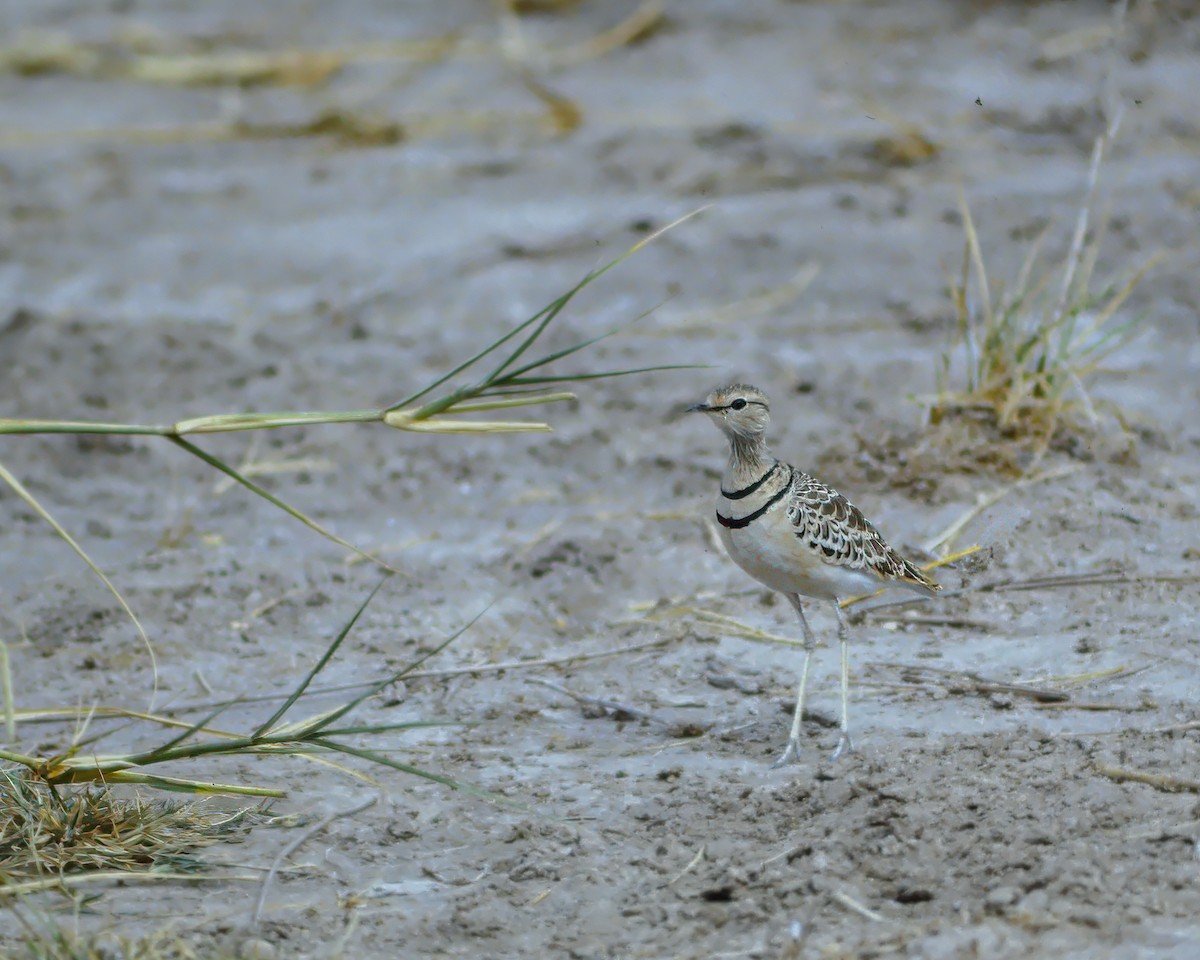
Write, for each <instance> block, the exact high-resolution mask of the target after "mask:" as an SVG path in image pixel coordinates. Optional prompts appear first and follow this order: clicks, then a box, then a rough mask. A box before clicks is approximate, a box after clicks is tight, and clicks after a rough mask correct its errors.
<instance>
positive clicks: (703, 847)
mask: <svg viewBox="0 0 1200 960" xmlns="http://www.w3.org/2000/svg"><path fill="white" fill-rule="evenodd" d="M707 852H708V844H705V843H702V844H700V849H699V850H697V851H696V855H695V856H694V857H692V859H691V860H690V861H689V862H688V865H687V866H686V867H684V868H683V869H682V870H680V871H679V872H678V873H677V874H675V876H673V877H672V878H671V879H670V880H668V881H667V882H666V883H665V884H664V886H667V887H673V886H675V884H677V883H678V882H679V881H680V880H682V879H683V878H684V877H685V876H687V875H688V874H689V873H691V872H692V871H693V870H694V869H696V865H697V864H699V863H700V861H701V860H703V859H704V855H705V854H706V853H707Z"/></svg>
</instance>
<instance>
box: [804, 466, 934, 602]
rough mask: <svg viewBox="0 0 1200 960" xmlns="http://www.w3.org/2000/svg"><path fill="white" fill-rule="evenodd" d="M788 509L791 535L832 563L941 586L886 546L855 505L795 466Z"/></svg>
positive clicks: (918, 585)
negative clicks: (792, 527) (792, 528)
mask: <svg viewBox="0 0 1200 960" xmlns="http://www.w3.org/2000/svg"><path fill="white" fill-rule="evenodd" d="M787 513H788V519H789V520H790V521H791V522H792V525H793V526H794V527H796V536H797V537H799V538H800V539H801V540H802V541H803V542H804V543H805V544H806V545H807V546H808V547H809V548H810V549H812V550H813V552H814V553H818V554H819V555H820V556H821V558H822V559H823V560H824V561H825V562H826V563H828V564H830V565H832V566H838V567H849V568H851V569H854V570H863V571H866V572H869V573H872V574H874V575H875V576H876V577H878V578H879V579H880V580H883V581H892V582H894V583H896V584H897V585H898V586H907V587H911V588H913V589H916V590H919V591H921V592H925V593H933V592H935V591H938V590H941V589H942V586H941V584H939V583H937V582H936V581H934V580H931V579H930V578H929V577H927V576H926V575H925V574H924V573H922V572H921V570H920V569H918V568H917V567H916V566H915V565H914V564H913V563H912V562H911V561H909V560H906V559H905V558H904V557H902V556H900V554H899V553H897V552H896V551H895V550H893V549H892V548H891V547H890V546H888V543H887V541H886V540H884V539H883V537H882V536H881V535H880V533H879V531H878V530H876V529H875V526H874V524H872V523H871V521H870V520H868V519H867V518H866V517H865V516H863V513H862V511H861V510H859V509H858V507H856V506H855V505H854V504H852V503H851V502H850V501H849V500H847V499H846V498H845V497H843V496H842V495H841V494H840V493H838V492H837V491H836V490H834V489H833V488H832V487H827V486H826V485H825V484H823V483H821V481H820V480H817V479H816V478H815V477H810V476H809V475H808V474H807V473H804V472H802V471H800V470H796V471H795V474H794V479H793V481H792V495H791V497H790V498H789V502H788V510H787Z"/></svg>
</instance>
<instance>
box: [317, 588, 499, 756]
mask: <svg viewBox="0 0 1200 960" xmlns="http://www.w3.org/2000/svg"><path fill="white" fill-rule="evenodd" d="M376 589H378V587H377V588H376ZM491 608H492V605H491V604H490V603H489V604H488V605H487V606H486V607H484V608H483V609H482V610H480V611H479V613H477V614H475V616H473V617H472V618H471V619H470V620H468V621H467V622H466V623H465V624H463V625H462V626H461V627H459V628H458V629H457V630H455V631H454V632H453V633H452V634H450V636H448V637H446V639H445V640H443V641H442V642H441V643H439V644H438V645H437V646H436V647H433V648H431V649H430V650H427V651H426V652H425V653H423V654H421V655H420V656H419V657H417V658H416V659H415V660H412V661H410V662H409V663H408V664H406V665H405V666H403V667H401V668H400V669H399V670H397V671H396V672H395V673H393V674H392V675H391V676H389V677H385V678H384V679H382V680H380V681H379V682H378V683H373V684H371V686H369V687H367V688H366V689H365V690H363V691H362V693H360V694H359V695H358V696H356V697H354V698H352V699H351V700H349V701H347V702H346V703H344V704H342V705H341V706H340V707H337V708H336V709H334V710H330V711H329V712H328V713H324V714H321V715H320V716H319V717H318V718H316V720H315V721H314V722H313V723H312V724H308V725H306V726H305V727H304V728H303V733H304V736H305V737H311V736H312V735H313V734H315V733H320V732H322V731H324V730H326V729H328V728H329V727H330V726H332V724H333V723H334V721H335V720H340V719H341V718H342V717H344V716H345V715H346V714H348V713H349V712H350V711H351V710H353V709H354V708H355V707H357V706H358V705H359V704H360V703H362V702H363V701H365V700H369V699H370V698H371V697H373V696H375V694H377V693H379V692H380V691H381V690H384V689H386V688H387V687H390V686H391V685H392V684H393V683H396V682H397V681H398V680H403V679H404V678H405V677H406V676H407V675H408V674H410V673H412V672H413V671H414V670H416V669H417V667H419V666H420V665H421V664H423V663H424V662H425V661H426V660H428V659H430V658H431V657H436V656H437V655H438V654H439V653H441V652H442V651H443V650H445V649H446V648H447V647H448V646H450V644H452V643H453V642H454V641H455V640H457V639H458V638H459V637H461V636H462V635H463V634H464V633H466V632H467V631H468V630H470V629H471V628H472V627H473V626H475V624H476V623H478V622H479V618H480V617H482V616H483V615H484V614H485V613H487V612H488V610H490V609H491Z"/></svg>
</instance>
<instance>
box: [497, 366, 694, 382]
mask: <svg viewBox="0 0 1200 960" xmlns="http://www.w3.org/2000/svg"><path fill="white" fill-rule="evenodd" d="M707 368H708V364H704V363H669V364H663V365H662V366H657V367H639V368H638V369H636V370H604V371H602V372H600V373H574V374H565V375H563V376H561V377H518V378H517V379H515V380H510V381H508V382H509V383H511V384H512V385H514V386H526V387H528V386H537V385H539V384H545V383H566V382H569V381H574V380H605V379H611V378H613V377H628V376H632V375H633V374H635V373H657V372H658V371H660V370H704V369H707Z"/></svg>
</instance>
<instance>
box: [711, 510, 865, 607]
mask: <svg viewBox="0 0 1200 960" xmlns="http://www.w3.org/2000/svg"><path fill="white" fill-rule="evenodd" d="M726 509H727V507H726ZM718 531H719V532H720V534H721V542H722V543H724V544H725V549H726V550H727V551H728V552H729V556H730V557H732V558H733V562H734V563H736V564H737V565H738V566H739V567H741V568H742V569H743V570H745V571H746V572H747V573H748V574H750V576H752V577H754V579H755V580H757V581H759V582H760V583H762V584H765V585H766V586H768V587H770V588H771V589H772V590H779V591H781V592H783V593H799V594H801V595H802V596H806V597H820V598H824V599H828V600H835V599H837V598H838V597H848V596H854V595H856V594H860V593H871V592H872V591H874V590H876V589H877V588H878V587H879V583H878V581H877V580H876V578H875V577H873V576H871V575H870V574H869V573H865V572H863V571H861V570H853V569H850V568H849V567H839V566H835V565H834V564H831V563H826V562H825V560H824V559H823V558H822V557H821V556H820V555H819V554H814V553H813V551H812V550H811V549H810V548H809V546H808V544H806V543H804V542H802V541H801V540H800V538H799V537H797V536H796V534H795V527H793V526H792V524H791V522H790V521H789V520H788V518H787V511H786V510H785V509H784V508H783V506H782V505H780V506H776V507H774V508H772V509H771V510H770V511H769V512H768V513H766V514H765V515H764V516H762V517H760V518H759V519H757V520H755V521H754V522H753V523H751V524H750V525H749V526H746V527H740V528H736V529H730V528H729V527H725V526H720V525H718Z"/></svg>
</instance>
